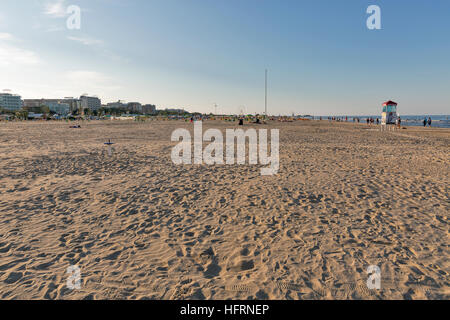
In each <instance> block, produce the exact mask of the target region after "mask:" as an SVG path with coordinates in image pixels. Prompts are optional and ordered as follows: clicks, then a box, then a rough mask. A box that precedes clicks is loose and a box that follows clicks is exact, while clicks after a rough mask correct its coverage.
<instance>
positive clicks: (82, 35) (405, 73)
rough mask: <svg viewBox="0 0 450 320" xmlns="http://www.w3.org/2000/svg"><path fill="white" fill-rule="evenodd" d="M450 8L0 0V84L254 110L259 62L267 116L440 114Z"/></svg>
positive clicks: (284, 0) (30, 92) (438, 1)
mask: <svg viewBox="0 0 450 320" xmlns="http://www.w3.org/2000/svg"><path fill="white" fill-rule="evenodd" d="M371 4H376V5H379V6H380V8H381V21H382V30H368V29H367V27H366V20H367V17H368V16H369V15H368V14H367V13H366V9H367V7H368V6H369V5H371ZM68 5H78V6H80V7H81V9H82V13H81V29H80V30H68V29H67V28H66V19H67V16H65V14H64V12H65V9H66V7H67V6H68ZM449 17H450V1H448V0H432V1H425V0H421V1H419V0H395V1H393V0H389V1H379V0H371V1H366V0H341V1H338V0H329V1H325V0H308V1H306V0H305V1H303V0H227V1H223V0H150V1H149V0H127V1H122V0H65V1H63V0H59V1H57V0H48V1H47V0H42V1H40V0H1V6H0V90H3V89H6V88H7V89H11V90H12V91H13V92H14V93H18V94H21V95H22V96H23V97H24V98H38V97H48V98H58V97H64V96H79V95H81V94H83V93H89V94H93V95H94V94H95V95H98V96H99V97H101V98H102V100H103V102H105V103H106V102H111V101H116V100H118V99H123V100H126V101H139V102H141V103H153V104H156V105H157V106H158V107H160V108H166V107H167V108H170V107H185V108H187V109H188V110H191V111H201V112H211V111H214V107H213V105H214V103H217V104H218V106H219V108H218V109H219V111H220V112H226V113H238V112H239V111H240V110H241V109H244V110H245V112H249V113H254V112H259V113H262V112H263V111H264V69H265V68H267V69H269V113H270V114H290V113H292V112H295V113H296V114H298V113H300V114H314V115H329V114H332V115H345V114H349V115H350V114H360V115H363V114H378V113H379V112H380V108H381V103H382V102H383V101H385V100H387V99H392V100H394V101H397V102H398V103H399V111H400V113H401V114H449V113H450V112H449V111H450V89H449V88H450V19H449Z"/></svg>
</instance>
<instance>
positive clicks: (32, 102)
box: [23, 98, 59, 108]
mask: <svg viewBox="0 0 450 320" xmlns="http://www.w3.org/2000/svg"><path fill="white" fill-rule="evenodd" d="M58 102H59V100H58V99H44V98H41V99H25V100H23V105H24V107H28V108H39V107H40V106H47V107H48V104H49V103H58Z"/></svg>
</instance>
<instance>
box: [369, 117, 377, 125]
mask: <svg viewBox="0 0 450 320" xmlns="http://www.w3.org/2000/svg"><path fill="white" fill-rule="evenodd" d="M366 122H367V124H370V125H372V124H374V123H375V122H376V123H377V124H380V119H378V118H377V119H376V120H375V119H374V118H367V119H366Z"/></svg>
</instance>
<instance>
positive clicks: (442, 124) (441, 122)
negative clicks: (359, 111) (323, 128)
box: [315, 115, 450, 128]
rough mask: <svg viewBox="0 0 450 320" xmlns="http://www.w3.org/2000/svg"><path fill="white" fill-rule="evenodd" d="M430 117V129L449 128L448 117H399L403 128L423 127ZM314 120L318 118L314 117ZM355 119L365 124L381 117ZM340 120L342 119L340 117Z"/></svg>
mask: <svg viewBox="0 0 450 320" xmlns="http://www.w3.org/2000/svg"><path fill="white" fill-rule="evenodd" d="M353 117H354V116H348V121H349V122H352V121H353ZM425 117H426V118H427V119H428V117H431V120H432V123H431V126H432V127H436V128H450V115H441V116H425V115H423V116H414V115H412V116H408V115H400V118H401V119H402V125H404V126H423V119H424V118H425ZM315 118H316V119H317V118H318V117H315ZM357 118H359V119H360V120H361V122H362V123H364V122H365V120H366V118H374V119H377V118H378V119H380V120H381V116H358V117H357ZM322 119H323V120H326V119H328V116H322ZM341 119H342V117H341ZM343 119H345V116H344V117H343ZM427 126H428V125H427Z"/></svg>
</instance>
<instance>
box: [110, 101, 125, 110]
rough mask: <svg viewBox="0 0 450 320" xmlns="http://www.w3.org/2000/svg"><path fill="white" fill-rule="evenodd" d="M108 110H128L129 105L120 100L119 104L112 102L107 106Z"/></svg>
mask: <svg viewBox="0 0 450 320" xmlns="http://www.w3.org/2000/svg"><path fill="white" fill-rule="evenodd" d="M106 107H107V108H109V109H126V108H127V104H126V103H125V102H124V101H122V100H119V101H117V102H110V103H108V104H107V105H106Z"/></svg>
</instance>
